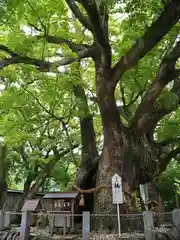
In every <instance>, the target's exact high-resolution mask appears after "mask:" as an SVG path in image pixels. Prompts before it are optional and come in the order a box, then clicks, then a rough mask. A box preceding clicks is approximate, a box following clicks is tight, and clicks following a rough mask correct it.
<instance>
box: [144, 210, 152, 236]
mask: <svg viewBox="0 0 180 240" xmlns="http://www.w3.org/2000/svg"><path fill="white" fill-rule="evenodd" d="M143 221H144V235H145V240H153V239H154V232H153V229H154V220H153V212H151V211H144V212H143Z"/></svg>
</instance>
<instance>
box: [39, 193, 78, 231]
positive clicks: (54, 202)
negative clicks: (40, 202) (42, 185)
mask: <svg viewBox="0 0 180 240" xmlns="http://www.w3.org/2000/svg"><path fill="white" fill-rule="evenodd" d="M77 196H78V192H49V193H47V194H46V195H45V196H44V197H43V199H46V200H48V201H50V202H51V204H50V205H51V210H50V211H49V212H50V214H51V215H52V217H51V220H50V228H51V234H52V233H53V232H54V230H55V229H59V230H61V229H63V232H64V235H66V233H67V232H69V231H74V204H75V199H76V198H77Z"/></svg>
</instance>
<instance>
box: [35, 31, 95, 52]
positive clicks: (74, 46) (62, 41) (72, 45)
mask: <svg viewBox="0 0 180 240" xmlns="http://www.w3.org/2000/svg"><path fill="white" fill-rule="evenodd" d="M40 37H43V38H45V39H46V40H47V42H49V43H54V44H66V45H67V46H68V47H69V48H70V49H71V50H72V51H73V52H79V51H82V50H84V49H87V48H91V46H88V45H84V44H77V43H74V42H72V41H70V40H67V39H64V38H61V37H57V36H51V35H44V36H39V37H38V38H40Z"/></svg>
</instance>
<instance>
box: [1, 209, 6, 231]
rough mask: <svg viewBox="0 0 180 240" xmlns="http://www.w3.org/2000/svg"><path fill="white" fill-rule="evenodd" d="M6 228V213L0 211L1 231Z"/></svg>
mask: <svg viewBox="0 0 180 240" xmlns="http://www.w3.org/2000/svg"><path fill="white" fill-rule="evenodd" d="M4 227H5V213H4V212H3V211H0V231H3V230H4Z"/></svg>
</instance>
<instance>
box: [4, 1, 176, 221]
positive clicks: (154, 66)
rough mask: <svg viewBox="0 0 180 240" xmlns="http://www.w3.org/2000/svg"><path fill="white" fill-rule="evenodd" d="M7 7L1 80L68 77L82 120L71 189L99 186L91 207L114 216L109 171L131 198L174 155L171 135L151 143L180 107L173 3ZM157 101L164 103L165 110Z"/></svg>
mask: <svg viewBox="0 0 180 240" xmlns="http://www.w3.org/2000/svg"><path fill="white" fill-rule="evenodd" d="M9 8H10V9H11V11H10V15H8V18H7V19H6V21H4V24H3V25H2V26H1V28H2V37H1V40H0V41H1V45H0V52H1V53H2V55H1V60H0V69H1V70H2V76H3V71H6V69H9V71H20V69H21V70H22V69H23V68H24V67H27V66H26V65H31V66H34V67H35V68H36V71H37V70H38V71H40V72H41V74H44V75H46V77H47V73H48V74H49V73H53V74H54V75H53V76H54V77H56V76H57V75H58V74H61V75H63V74H64V75H65V74H69V78H70V79H71V80H70V83H71V88H72V89H73V91H74V95H75V96H76V98H77V99H81V103H82V102H83V104H79V108H82V112H83V114H85V116H83V114H82V116H83V117H82V116H81V117H80V125H81V138H82V162H81V164H80V166H79V170H78V173H79V174H78V176H77V185H79V186H80V187H81V188H91V187H93V186H94V185H95V186H96V187H99V186H101V185H103V186H106V187H103V188H101V189H100V190H99V191H98V192H97V193H96V194H95V195H94V199H95V201H94V207H93V209H94V211H95V212H104V213H107V212H108V213H112V212H114V211H115V207H114V206H113V204H112V194H111V188H110V187H109V186H110V185H111V178H112V176H113V175H114V173H118V174H119V175H120V176H122V179H123V188H124V192H126V193H131V192H132V189H133V187H134V186H135V185H137V184H139V183H141V184H143V183H146V182H150V181H152V180H153V179H154V178H155V177H156V176H158V175H159V173H160V172H161V171H163V170H164V169H165V168H166V166H167V164H168V163H169V161H170V159H171V158H172V157H173V156H176V155H177V154H179V152H180V149H179V148H175V146H176V145H173V144H174V143H176V140H177V139H176V136H175V138H171V139H166V141H162V142H157V134H156V130H157V128H158V127H159V126H160V125H159V123H160V122H161V121H163V119H164V118H166V116H167V115H168V114H171V113H172V112H173V111H178V110H177V109H178V107H179V102H180V81H179V72H180V70H179V69H178V66H179V62H178V58H179V56H180V41H179V36H178V34H179V22H178V21H179V18H180V2H179V0H172V1H168V2H167V3H166V4H164V3H161V2H160V1H159V2H158V3H157V2H156V1H152V0H151V1H150V0H149V1H145V2H141V4H139V2H138V1H135V0H130V1H105V0H104V1H103V0H102V1H100V0H99V1H98V0H84V1H83V0H78V1H75V0H64V1H51V0H49V1H43V0H42V1H38V3H37V2H36V1H34V0H31V1H29V0H26V1H21V2H20V3H15V2H14V3H12V4H10V5H9ZM72 15H73V16H72ZM23 27H24V28H23ZM3 31H4V32H3ZM14 39H16V41H15V40H14ZM47 46H50V48H49V47H47ZM40 49H42V54H41V55H40V54H39V50H40ZM76 62H77V63H76ZM62 66H64V67H63V68H62ZM87 67H88V68H89V69H91V70H90V73H91V75H92V78H95V88H96V94H95V102H96V103H97V105H98V107H99V112H100V116H101V124H102V132H103V147H102V153H101V156H100V157H98V151H97V147H96V142H95V132H94V128H93V122H92V120H93V116H92V115H91V114H90V111H89V108H88V102H87V99H86V92H85V90H84V89H83V88H85V89H86V87H87V86H88V78H87V76H86V84H84V85H83V84H82V81H83V77H85V76H83V71H84V69H86V68H87ZM79 69H81V70H79ZM92 69H93V70H92ZM32 71H35V70H34V69H33V68H32ZM93 71H94V72H93ZM79 72H81V76H80V74H79ZM142 72H143V74H142ZM5 74H6V72H5ZM142 76H143V77H142ZM5 77H6V75H5ZM51 77H52V76H51ZM76 78H78V79H79V78H81V80H82V81H80V80H79V81H76ZM73 79H74V82H73ZM89 81H90V82H91V84H92V80H89ZM130 84H131V86H132V85H133V84H134V86H133V87H131V86H130ZM135 85H136V87H135ZM134 89H136V90H134ZM137 89H138V90H137ZM134 92H135V93H134ZM119 95H120V96H121V98H120V99H119ZM164 99H170V103H168V104H165V101H164ZM80 111H81V109H80ZM169 146H172V147H169ZM164 149H165V150H166V154H165V156H164V152H163V151H164ZM170 149H171V150H172V151H171V152H170ZM169 156H170V157H169ZM165 160H166V161H165ZM94 176H95V178H94ZM94 179H96V182H95V184H94ZM104 225H106V223H104Z"/></svg>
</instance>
